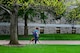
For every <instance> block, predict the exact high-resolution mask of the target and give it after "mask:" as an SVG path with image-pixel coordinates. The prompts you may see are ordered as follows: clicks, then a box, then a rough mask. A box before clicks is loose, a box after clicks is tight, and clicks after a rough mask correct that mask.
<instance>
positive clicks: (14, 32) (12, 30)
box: [9, 7, 19, 45]
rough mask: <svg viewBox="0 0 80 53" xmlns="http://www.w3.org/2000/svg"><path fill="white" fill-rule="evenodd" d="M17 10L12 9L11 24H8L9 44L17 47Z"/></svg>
mask: <svg viewBox="0 0 80 53" xmlns="http://www.w3.org/2000/svg"><path fill="white" fill-rule="evenodd" d="M17 11H18V10H17V9H16V7H14V9H13V12H12V15H10V16H11V20H10V21H11V24H10V35H11V36H10V42H9V44H12V45H18V44H19V42H18V15H17V14H18V12H17Z"/></svg>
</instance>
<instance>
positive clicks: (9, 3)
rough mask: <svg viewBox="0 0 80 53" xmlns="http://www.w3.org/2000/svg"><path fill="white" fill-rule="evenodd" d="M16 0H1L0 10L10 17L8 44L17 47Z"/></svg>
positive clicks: (17, 6)
mask: <svg viewBox="0 0 80 53" xmlns="http://www.w3.org/2000/svg"><path fill="white" fill-rule="evenodd" d="M17 2H18V0H6V1H5V0H1V1H0V8H2V9H3V10H5V11H6V12H7V13H8V14H9V16H10V23H11V24H10V42H9V44H16V45H18V44H19V42H18V36H17V35H18V32H17V28H18V8H19V5H18V3H17Z"/></svg>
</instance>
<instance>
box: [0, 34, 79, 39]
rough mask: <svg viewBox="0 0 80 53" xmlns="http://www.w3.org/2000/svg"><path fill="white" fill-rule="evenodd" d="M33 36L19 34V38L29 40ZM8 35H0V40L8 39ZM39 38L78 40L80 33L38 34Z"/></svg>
mask: <svg viewBox="0 0 80 53" xmlns="http://www.w3.org/2000/svg"><path fill="white" fill-rule="evenodd" d="M32 37H33V36H32V35H29V36H28V37H23V36H22V35H20V36H19V40H30V39H31V38H32ZM9 38H10V36H9V35H0V40H8V39H9ZM39 39H40V40H80V34H40V38H39Z"/></svg>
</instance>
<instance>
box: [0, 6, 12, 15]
mask: <svg viewBox="0 0 80 53" xmlns="http://www.w3.org/2000/svg"><path fill="white" fill-rule="evenodd" d="M0 8H2V9H3V10H5V11H7V12H8V13H9V14H10V15H12V13H11V11H10V10H8V9H7V8H5V6H3V5H0Z"/></svg>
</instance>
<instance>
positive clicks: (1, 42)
mask: <svg viewBox="0 0 80 53" xmlns="http://www.w3.org/2000/svg"><path fill="white" fill-rule="evenodd" d="M39 42H40V43H39ZM39 42H37V44H66V45H80V41H76V40H75V41H62V40H55V41H53V40H50V41H49V40H40V41H39ZM8 43H9V40H0V45H3V44H8ZM19 43H20V44H34V42H30V41H28V40H19Z"/></svg>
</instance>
